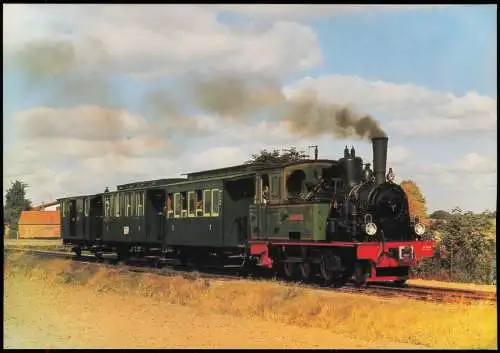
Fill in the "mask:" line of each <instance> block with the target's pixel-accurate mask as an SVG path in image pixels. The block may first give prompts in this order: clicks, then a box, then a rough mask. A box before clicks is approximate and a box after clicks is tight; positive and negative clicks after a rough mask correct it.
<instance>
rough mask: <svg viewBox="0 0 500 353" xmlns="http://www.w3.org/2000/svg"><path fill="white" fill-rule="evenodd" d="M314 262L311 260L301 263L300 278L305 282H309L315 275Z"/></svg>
mask: <svg viewBox="0 0 500 353" xmlns="http://www.w3.org/2000/svg"><path fill="white" fill-rule="evenodd" d="M314 270H315V269H314V267H313V264H311V263H310V262H307V261H304V262H301V263H300V264H299V276H300V280H301V281H304V282H308V281H310V280H312V278H313V276H314V275H315V271H314Z"/></svg>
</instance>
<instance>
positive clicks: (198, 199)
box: [196, 190, 203, 217]
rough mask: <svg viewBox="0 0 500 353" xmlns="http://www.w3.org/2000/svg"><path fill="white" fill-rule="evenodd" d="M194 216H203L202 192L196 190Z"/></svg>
mask: <svg viewBox="0 0 500 353" xmlns="http://www.w3.org/2000/svg"><path fill="white" fill-rule="evenodd" d="M196 216H198V217H201V216H203V191H202V190H196Z"/></svg>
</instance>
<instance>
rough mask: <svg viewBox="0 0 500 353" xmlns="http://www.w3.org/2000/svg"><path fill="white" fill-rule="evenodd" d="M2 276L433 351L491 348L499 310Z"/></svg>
mask: <svg viewBox="0 0 500 353" xmlns="http://www.w3.org/2000/svg"><path fill="white" fill-rule="evenodd" d="M4 263H5V278H6V281H9V280H14V279H15V278H16V277H18V276H21V277H22V278H24V279H32V280H44V281H46V282H47V281H48V282H51V283H54V285H63V286H66V287H68V286H69V287H70V288H75V290H77V289H78V288H82V287H85V288H91V289H92V290H93V291H94V293H95V294H96V295H99V293H103V292H108V293H116V294H117V295H120V296H129V295H132V296H145V297H149V298H151V300H152V301H155V302H163V303H169V304H176V305H181V306H187V307H191V308H195V309H196V310H199V312H200V313H207V312H211V313H213V312H215V313H220V314H229V315H234V316H240V317H245V318H251V319H254V320H271V321H275V322H280V323H286V324H291V325H297V326H302V327H316V328H323V329H328V330H329V331H330V332H332V333H339V334H342V335H345V336H347V337H351V338H354V339H360V340H361V339H362V340H363V341H374V342H378V341H381V340H383V341H391V342H400V343H408V344H413V345H423V346H427V347H431V348H496V340H497V333H496V332H497V324H496V307H495V306H492V305H487V304H483V303H478V304H473V305H464V304H437V303H423V302H416V301H411V300H406V299H382V298H377V297H370V296H365V295H358V294H345V293H335V292H326V291H317V290H311V289H307V288H304V287H301V286H299V285H283V284H279V283H276V282H268V281H262V282H257V283H256V282H255V281H246V280H241V281H236V280H235V281H213V280H205V279H194V280H190V279H184V278H181V277H161V276H156V275H151V274H137V273H129V272H124V271H123V270H119V269H103V268H99V267H97V266H95V265H89V264H84V265H82V264H78V263H74V262H73V263H72V262H70V261H64V260H40V259H37V258H35V257H32V256H29V255H26V254H21V253H12V254H10V255H8V256H6V259H5V260H4Z"/></svg>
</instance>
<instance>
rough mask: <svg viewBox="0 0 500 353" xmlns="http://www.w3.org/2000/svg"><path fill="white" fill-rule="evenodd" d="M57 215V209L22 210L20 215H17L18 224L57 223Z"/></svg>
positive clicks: (58, 221) (58, 220) (58, 219)
mask: <svg viewBox="0 0 500 353" xmlns="http://www.w3.org/2000/svg"><path fill="white" fill-rule="evenodd" d="M59 217H60V216H59V211H22V212H21V217H19V224H25V225H34V224H42V225H43V224H47V225H49V224H50V225H59V223H60V218H59Z"/></svg>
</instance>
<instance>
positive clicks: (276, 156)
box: [245, 147, 307, 164]
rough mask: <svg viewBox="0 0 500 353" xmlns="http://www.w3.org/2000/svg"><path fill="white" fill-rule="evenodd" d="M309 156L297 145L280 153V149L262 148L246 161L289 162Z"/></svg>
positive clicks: (248, 162)
mask: <svg viewBox="0 0 500 353" xmlns="http://www.w3.org/2000/svg"><path fill="white" fill-rule="evenodd" d="M305 158H307V155H306V154H305V153H304V152H302V151H297V149H296V148H295V147H292V148H290V149H289V150H287V151H285V152H283V153H280V151H279V150H273V151H268V150H265V149H264V150H262V151H260V153H254V154H252V159H251V160H249V161H246V162H245V164H252V163H278V164H283V163H288V162H296V161H300V160H303V159H305Z"/></svg>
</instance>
